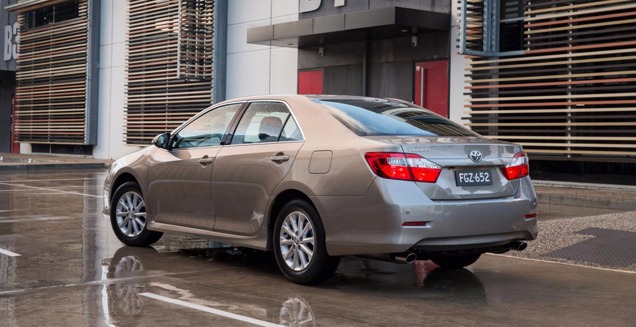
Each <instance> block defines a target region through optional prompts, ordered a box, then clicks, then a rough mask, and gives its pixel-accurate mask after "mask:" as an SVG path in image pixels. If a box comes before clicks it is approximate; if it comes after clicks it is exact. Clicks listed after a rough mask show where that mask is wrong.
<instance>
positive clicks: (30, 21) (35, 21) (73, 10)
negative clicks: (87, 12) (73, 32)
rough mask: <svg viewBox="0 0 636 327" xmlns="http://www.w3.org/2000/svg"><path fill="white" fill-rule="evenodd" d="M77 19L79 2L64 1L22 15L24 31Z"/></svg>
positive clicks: (77, 0)
mask: <svg viewBox="0 0 636 327" xmlns="http://www.w3.org/2000/svg"><path fill="white" fill-rule="evenodd" d="M77 17H79V0H72V1H66V2H62V3H58V4H56V5H53V6H48V7H44V8H40V9H36V10H33V11H29V12H27V13H25V14H24V30H29V29H32V28H36V27H40V26H45V25H49V24H53V23H57V22H62V21H65V20H69V19H73V18H77Z"/></svg>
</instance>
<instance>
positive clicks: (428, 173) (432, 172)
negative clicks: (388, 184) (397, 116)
mask: <svg viewBox="0 0 636 327" xmlns="http://www.w3.org/2000/svg"><path fill="white" fill-rule="evenodd" d="M364 157H365V158H366V159H367V163H368V164H369V166H370V167H371V170H373V172H374V173H375V174H376V175H378V176H380V177H383V178H389V179H400V180H407V181H416V182H426V183H435V182H436V181H437V178H438V177H439V174H440V173H441V172H442V167H440V166H439V165H437V164H435V163H433V162H431V161H429V160H426V159H425V158H422V157H420V156H418V155H417V154H411V153H409V154H404V153H399V152H369V153H367V154H366V155H365V156H364Z"/></svg>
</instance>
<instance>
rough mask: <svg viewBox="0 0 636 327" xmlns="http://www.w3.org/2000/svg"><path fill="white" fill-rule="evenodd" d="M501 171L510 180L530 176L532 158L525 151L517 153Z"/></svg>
mask: <svg viewBox="0 0 636 327" xmlns="http://www.w3.org/2000/svg"><path fill="white" fill-rule="evenodd" d="M501 172H502V173H503V174H504V176H505V177H506V178H507V179H508V180H513V179H518V178H522V177H526V176H528V174H529V173H530V160H529V159H528V155H527V154H526V153H525V152H518V153H516V154H515V156H514V158H512V161H511V162H510V163H508V164H507V165H506V167H502V168H501Z"/></svg>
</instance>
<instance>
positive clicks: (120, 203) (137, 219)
mask: <svg viewBox="0 0 636 327" xmlns="http://www.w3.org/2000/svg"><path fill="white" fill-rule="evenodd" d="M110 223H111V226H112V227H113V231H114V232H115V235H116V236H117V238H118V239H119V240H120V241H121V242H122V243H124V244H126V245H130V246H148V245H151V244H153V243H155V242H157V241H158V240H159V239H160V238H161V236H162V235H163V233H160V232H155V231H151V230H148V228H147V227H148V226H147V217H146V205H145V201H144V198H143V194H141V190H140V188H139V184H137V183H134V182H127V183H124V184H122V185H121V186H120V187H119V188H118V189H117V191H115V194H114V195H113V199H112V200H111V204H110Z"/></svg>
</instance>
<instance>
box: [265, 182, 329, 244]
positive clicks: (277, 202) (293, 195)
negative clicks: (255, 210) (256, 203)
mask: <svg viewBox="0 0 636 327" xmlns="http://www.w3.org/2000/svg"><path fill="white" fill-rule="evenodd" d="M292 200H303V201H306V202H307V203H308V204H309V205H311V206H312V207H313V208H314V209H315V210H316V212H318V208H317V207H316V205H315V204H314V203H313V201H311V199H310V198H309V196H307V194H305V193H303V192H301V191H299V190H296V189H289V190H285V191H283V192H281V193H279V194H278V195H277V196H276V198H275V199H274V201H273V202H272V205H271V207H270V209H269V215H268V216H269V219H268V221H267V250H268V251H271V250H272V249H273V239H272V237H273V235H274V225H275V224H276V217H277V216H278V213H279V212H280V211H281V209H283V206H285V204H286V203H287V202H289V201H292ZM318 215H320V212H318Z"/></svg>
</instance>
